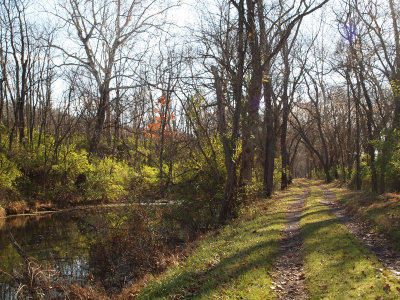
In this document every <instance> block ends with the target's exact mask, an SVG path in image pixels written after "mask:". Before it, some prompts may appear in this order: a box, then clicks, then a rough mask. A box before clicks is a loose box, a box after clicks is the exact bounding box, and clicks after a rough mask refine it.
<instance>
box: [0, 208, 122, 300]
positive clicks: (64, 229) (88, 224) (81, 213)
mask: <svg viewBox="0 0 400 300" xmlns="http://www.w3.org/2000/svg"><path fill="white" fill-rule="evenodd" d="M128 212H129V209H127V208H126V207H120V208H112V209H109V208H102V207H99V208H91V209H80V210H72V211H67V212H57V213H50V214H45V215H38V216H18V217H13V218H6V219H1V218H0V270H1V271H0V299H12V298H13V295H14V294H15V291H13V290H12V288H11V287H10V285H9V282H10V276H9V275H10V274H12V273H13V270H16V269H18V266H20V265H21V264H22V263H23V259H22V257H21V256H20V255H19V254H18V253H17V251H16V250H15V249H14V247H13V246H12V244H11V242H10V239H9V235H8V230H10V232H11V233H12V235H13V236H14V238H15V240H16V241H17V243H18V244H19V245H20V247H21V249H22V250H23V251H24V252H25V253H26V254H27V255H28V256H29V257H32V258H33V259H34V260H35V261H36V262H37V263H39V264H40V265H47V267H50V268H52V269H55V270H57V271H58V272H59V274H60V276H62V277H63V278H65V279H66V280H68V281H70V282H74V283H78V284H79V283H82V282H85V281H86V280H87V277H88V275H89V274H90V269H91V266H90V265H89V260H88V256H89V249H90V244H91V243H92V242H93V240H94V239H95V238H96V235H98V234H99V231H100V229H101V227H102V226H105V222H104V220H106V219H110V218H114V219H115V220H120V219H123V218H124V215H126V214H127V213H128Z"/></svg>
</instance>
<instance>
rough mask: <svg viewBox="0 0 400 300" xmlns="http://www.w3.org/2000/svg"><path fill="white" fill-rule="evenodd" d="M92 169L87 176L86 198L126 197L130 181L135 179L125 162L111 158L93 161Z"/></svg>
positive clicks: (133, 173) (134, 174) (135, 175)
mask: <svg viewBox="0 0 400 300" xmlns="http://www.w3.org/2000/svg"><path fill="white" fill-rule="evenodd" d="M92 168H93V169H92V170H91V172H90V173H88V174H87V185H86V187H87V188H86V193H85V196H86V197H87V198H95V199H100V198H101V199H116V198H121V197H123V196H126V195H127V194H128V191H127V188H128V187H129V186H130V184H131V180H132V179H134V178H135V177H137V174H136V173H135V172H134V171H133V170H132V168H130V167H129V165H128V164H127V163H126V162H125V161H118V160H116V159H114V158H111V157H105V158H104V159H93V160H92Z"/></svg>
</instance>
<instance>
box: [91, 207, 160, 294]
mask: <svg viewBox="0 0 400 300" xmlns="http://www.w3.org/2000/svg"><path fill="white" fill-rule="evenodd" d="M116 220H117V222H116ZM104 222H105V226H102V229H101V230H99V231H97V233H98V234H97V236H96V238H95V240H94V242H93V243H92V245H91V247H90V251H89V264H90V265H91V266H94V270H93V275H94V277H95V279H97V280H99V281H100V282H101V283H102V286H103V287H104V288H106V289H107V290H109V291H111V292H114V293H115V292H119V291H120V290H121V289H122V287H123V285H124V284H125V283H126V281H127V280H132V279H138V278H140V277H142V276H143V275H145V274H146V273H149V272H155V271H158V270H161V268H163V265H162V264H161V263H160V257H161V255H162V248H163V246H162V243H161V242H160V240H159V239H158V238H157V236H156V235H155V234H154V232H153V230H152V229H151V228H150V226H149V225H148V224H149V221H148V220H147V218H146V215H145V214H144V213H143V212H142V211H140V210H138V209H136V210H133V211H132V212H131V213H130V217H129V218H122V221H121V218H120V217H118V216H117V217H116V215H115V214H108V217H107V218H106V219H105V220H104Z"/></svg>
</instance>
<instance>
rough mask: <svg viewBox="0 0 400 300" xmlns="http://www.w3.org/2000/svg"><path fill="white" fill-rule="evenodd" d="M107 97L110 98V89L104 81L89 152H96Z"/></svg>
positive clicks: (102, 125)
mask: <svg viewBox="0 0 400 300" xmlns="http://www.w3.org/2000/svg"><path fill="white" fill-rule="evenodd" d="M109 98H110V91H109V89H108V84H106V83H105V84H103V85H102V86H101V89H100V101H99V107H98V109H97V114H96V124H95V126H94V131H93V135H92V139H91V141H90V145H89V152H90V153H92V154H94V153H97V151H98V147H99V144H100V139H101V135H102V132H103V127H104V121H105V117H106V111H107V104H108V102H109Z"/></svg>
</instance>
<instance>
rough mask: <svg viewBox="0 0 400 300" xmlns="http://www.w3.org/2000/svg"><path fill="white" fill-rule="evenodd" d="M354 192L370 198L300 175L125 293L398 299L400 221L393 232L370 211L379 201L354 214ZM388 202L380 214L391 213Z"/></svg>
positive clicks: (126, 295)
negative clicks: (399, 237) (387, 210)
mask: <svg viewBox="0 0 400 300" xmlns="http://www.w3.org/2000/svg"><path fill="white" fill-rule="evenodd" d="M355 194H357V195H356V196H354V195H355ZM354 197H356V198H357V199H359V201H361V202H362V203H364V204H365V203H366V200H365V199H364V200H360V199H363V196H360V194H359V193H357V192H351V191H350V190H347V189H344V188H340V187H338V186H337V185H333V184H331V185H326V184H323V183H322V182H320V181H309V180H298V181H296V182H295V183H294V184H293V186H292V187H290V188H289V189H288V190H286V191H284V192H280V193H278V194H277V195H275V196H274V197H273V198H272V199H268V200H265V199H259V200H257V201H254V202H253V203H252V204H251V205H249V206H247V207H246V208H244V209H243V210H242V212H241V214H240V216H239V218H238V219H236V220H235V221H233V222H232V223H230V224H229V225H228V226H225V227H224V228H222V229H220V230H219V231H217V232H213V233H210V234H209V235H208V236H206V237H204V238H203V239H202V240H201V241H200V242H199V244H198V246H197V247H196V249H195V250H193V252H192V253H191V255H190V256H189V257H188V258H187V259H186V260H184V261H180V262H176V264H175V265H173V266H172V267H170V268H169V269H168V270H167V271H166V272H165V273H163V274H161V275H154V276H152V275H149V276H147V277H146V278H144V279H143V280H142V281H141V282H139V283H136V284H135V285H134V286H131V287H129V288H127V289H126V290H125V291H124V292H123V293H122V294H121V295H120V296H119V298H120V299H126V298H129V297H132V298H135V299H188V298H195V299H399V298H400V281H399V274H400V253H399V248H398V247H397V248H396V247H395V246H396V245H397V244H396V243H397V242H396V240H394V239H393V238H392V237H393V236H395V235H393V233H394V232H395V231H396V230H397V231H400V228H398V227H396V228H393V225H392V227H390V229H391V231H390V232H387V233H388V234H387V236H388V238H386V237H385V236H384V235H383V234H382V230H380V231H377V229H382V226H381V225H380V223H379V222H378V223H376V224H375V225H374V220H373V219H368V213H366V212H365V211H367V212H368V211H369V209H375V208H374V207H373V208H369V209H368V208H365V207H364V209H363V210H361V212H359V213H355V210H354V207H353V209H351V207H352V205H353V204H354V203H355V200H354V199H355V198H354ZM382 201H383V200H382ZM361 202H360V203H361ZM386 202H387V200H386ZM356 203H357V202H356ZM371 203H372V202H371ZM371 203H370V204H371ZM381 206H382V205H381ZM381 206H379V208H380V210H379V213H377V212H375V213H374V214H372V215H373V216H376V215H377V214H378V215H379V214H385V210H384V209H382V207H381ZM368 207H369V206H368ZM376 219H377V220H378V221H379V220H380V221H382V220H383V219H384V218H379V217H378V218H376Z"/></svg>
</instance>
